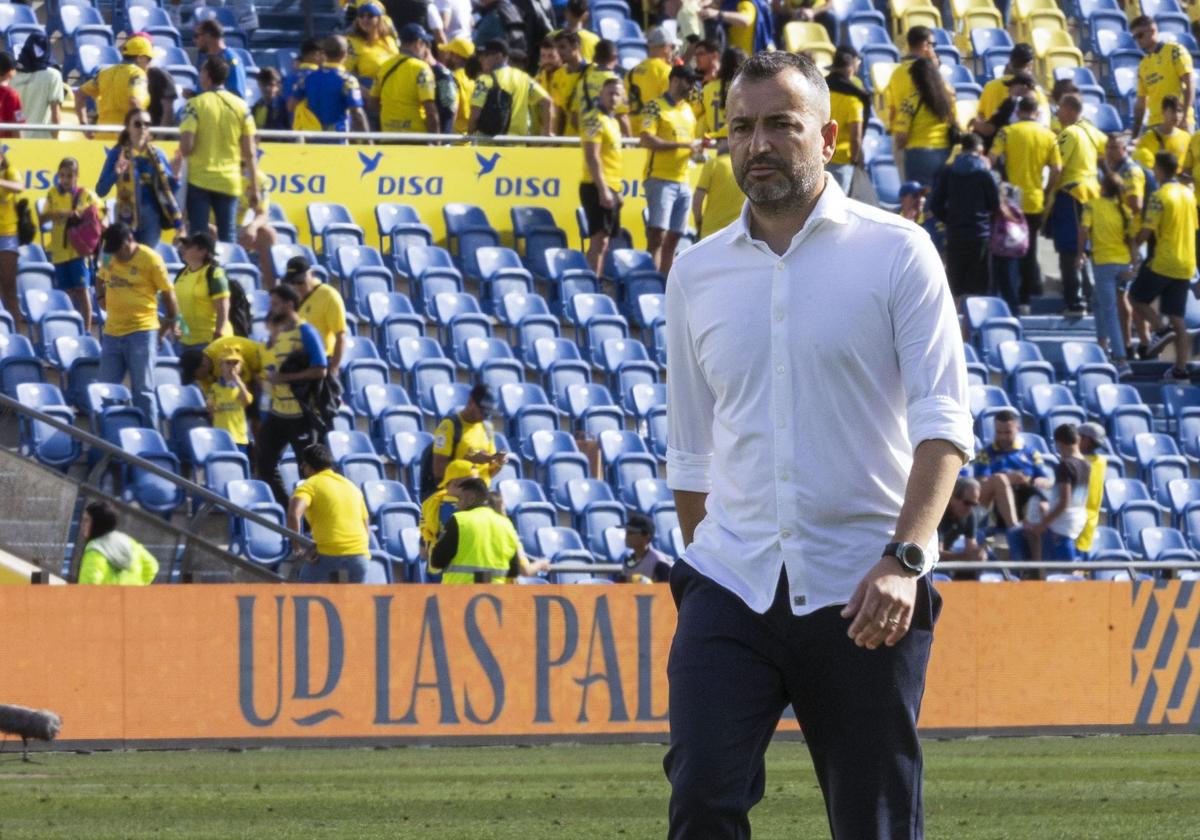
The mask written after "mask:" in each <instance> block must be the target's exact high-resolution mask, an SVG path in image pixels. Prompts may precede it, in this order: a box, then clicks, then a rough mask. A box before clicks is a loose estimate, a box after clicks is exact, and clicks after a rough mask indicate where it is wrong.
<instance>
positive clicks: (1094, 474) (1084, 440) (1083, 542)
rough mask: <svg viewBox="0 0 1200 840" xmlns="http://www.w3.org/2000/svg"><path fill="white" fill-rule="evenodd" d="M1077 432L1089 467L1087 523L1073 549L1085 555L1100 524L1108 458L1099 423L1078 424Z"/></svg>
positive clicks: (1081, 450)
mask: <svg viewBox="0 0 1200 840" xmlns="http://www.w3.org/2000/svg"><path fill="white" fill-rule="evenodd" d="M1078 431H1079V451H1080V453H1081V454H1082V455H1083V460H1085V461H1087V462H1088V464H1089V465H1090V466H1091V472H1090V473H1089V475H1088V492H1087V523H1086V524H1085V525H1084V526H1083V530H1082V531H1081V532H1080V534H1079V536H1078V537H1076V538H1075V548H1076V549H1078V550H1079V551H1081V552H1085V553H1086V552H1088V551H1090V550H1091V548H1092V539H1093V538H1094V537H1095V536H1096V526H1097V525H1098V524H1099V523H1100V505H1101V503H1102V502H1103V501H1104V479H1105V478H1107V477H1108V458H1107V456H1106V455H1105V448H1104V441H1105V438H1106V437H1107V436H1106V435H1105V433H1104V427H1103V426H1101V425H1100V424H1099V423H1090V422H1089V423H1080V424H1079V429H1078Z"/></svg>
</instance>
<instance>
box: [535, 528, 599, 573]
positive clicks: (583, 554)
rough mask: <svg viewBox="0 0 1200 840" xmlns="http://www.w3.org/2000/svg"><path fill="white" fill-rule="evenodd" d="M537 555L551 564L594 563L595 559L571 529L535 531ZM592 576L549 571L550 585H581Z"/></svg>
mask: <svg viewBox="0 0 1200 840" xmlns="http://www.w3.org/2000/svg"><path fill="white" fill-rule="evenodd" d="M537 555H538V556H540V557H545V558H546V559H548V560H549V561H550V562H551V564H554V563H563V562H573V563H594V562H595V558H594V557H593V556H592V554H591V552H590V551H588V550H587V548H586V547H585V546H584V544H583V538H582V537H580V536H579V534H578V533H576V532H575V531H574V530H573V529H571V528H559V527H547V528H538V530H537ZM591 577H592V575H590V574H586V573H583V572H555V571H554V570H553V569H551V571H550V580H551V582H552V583H560V584H566V583H582V582H583V581H584V580H586V579H588V578H591Z"/></svg>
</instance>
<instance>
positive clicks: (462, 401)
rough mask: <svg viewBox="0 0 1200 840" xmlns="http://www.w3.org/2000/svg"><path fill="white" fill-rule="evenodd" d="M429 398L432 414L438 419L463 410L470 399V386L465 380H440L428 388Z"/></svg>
mask: <svg viewBox="0 0 1200 840" xmlns="http://www.w3.org/2000/svg"><path fill="white" fill-rule="evenodd" d="M429 399H430V401H431V402H432V404H433V416H434V418H435V419H437V420H439V421H440V420H442V419H443V418H445V417H449V416H450V415H451V414H455V413H457V412H459V411H462V410H463V408H464V407H465V406H466V404H467V402H468V401H469V400H470V399H471V386H470V385H468V384H467V383H466V382H441V383H438V384H436V385H434V386H433V387H432V388H431V389H430V391H429Z"/></svg>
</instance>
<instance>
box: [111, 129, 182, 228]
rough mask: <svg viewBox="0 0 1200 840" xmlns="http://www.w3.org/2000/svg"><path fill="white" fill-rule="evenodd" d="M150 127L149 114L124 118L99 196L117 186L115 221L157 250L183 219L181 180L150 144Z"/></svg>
mask: <svg viewBox="0 0 1200 840" xmlns="http://www.w3.org/2000/svg"><path fill="white" fill-rule="evenodd" d="M151 125H153V121H152V120H151V118H150V114H148V113H147V112H146V111H130V112H129V113H128V114H126V115H125V130H124V131H122V132H121V136H120V137H119V138H118V139H117V144H116V145H115V146H113V148H112V149H110V150H109V152H108V157H107V158H106V159H105V161H104V168H103V169H102V170H101V171H100V178H99V180H98V181H97V182H96V194H97V195H99V196H100V197H101V198H104V197H105V196H107V195H108V193H109V192H110V191H111V190H112V188H113V187H114V186H116V188H117V209H116V214H115V216H116V218H115V221H119V222H124V223H125V224H127V225H129V227H130V228H131V229H132V230H133V235H134V238H135V239H137V241H138V244H140V245H145V246H146V247H148V248H155V247H157V246H158V242H159V240H160V239H162V232H163V230H168V231H172V232H173V231H175V230H178V229H179V227H180V226H181V225H182V219H183V216H182V214H181V213H180V212H179V204H178V202H176V200H175V194H176V193H177V191H178V190H179V180H178V179H177V178H176V177H175V175H174V174H173V173H172V171H171V164H170V161H168V160H167V156H166V154H165V153H164V152H163V151H162V150H161V149H159V148H158V147H157V146H155V145H154V144H153V143H152V142H151V139H150V126H151Z"/></svg>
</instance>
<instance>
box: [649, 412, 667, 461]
mask: <svg viewBox="0 0 1200 840" xmlns="http://www.w3.org/2000/svg"><path fill="white" fill-rule="evenodd" d="M646 443H647V444H649V446H650V451H651V452H653V453H654V457H656V458H658V460H659V463H662V464H665V463H666V462H667V407H666V406H665V405H660V406H655V407H654V408H652V409H650V413H649V414H647V415H646Z"/></svg>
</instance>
